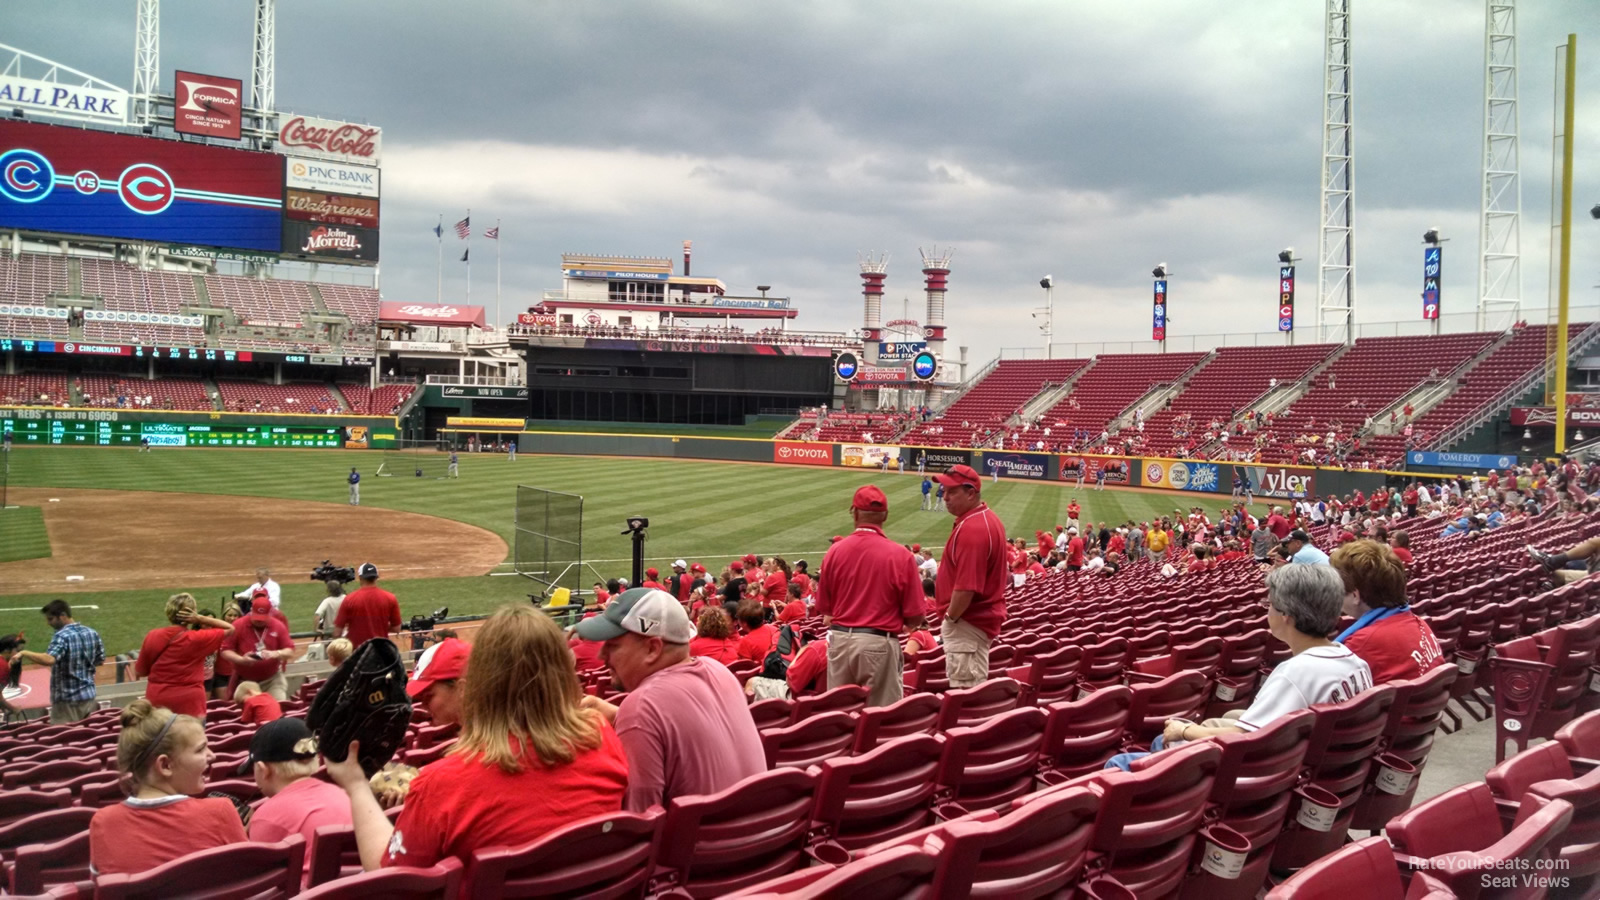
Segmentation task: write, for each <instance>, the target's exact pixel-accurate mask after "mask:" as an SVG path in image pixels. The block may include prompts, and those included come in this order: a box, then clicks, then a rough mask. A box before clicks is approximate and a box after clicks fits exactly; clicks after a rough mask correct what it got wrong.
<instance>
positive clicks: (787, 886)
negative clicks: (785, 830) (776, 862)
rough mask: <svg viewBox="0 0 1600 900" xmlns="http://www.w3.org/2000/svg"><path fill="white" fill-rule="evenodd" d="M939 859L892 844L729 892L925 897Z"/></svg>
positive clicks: (847, 899)
mask: <svg viewBox="0 0 1600 900" xmlns="http://www.w3.org/2000/svg"><path fill="white" fill-rule="evenodd" d="M935 865H937V859H936V858H935V857H933V856H932V855H930V854H928V853H925V852H923V851H922V850H921V849H919V848H917V847H891V848H888V849H886V850H883V851H881V852H879V853H874V854H872V855H870V856H867V857H865V858H863V859H860V860H857V861H856V862H853V863H850V864H849V865H846V866H843V867H842V868H838V869H830V868H827V867H824V866H817V867H814V868H810V869H801V870H800V871H799V872H795V873H792V874H790V875H784V876H780V877H778V878H774V879H772V880H771V881H764V882H762V883H761V884H758V885H755V886H753V887H750V888H747V889H746V890H742V891H737V892H735V893H732V894H729V895H728V897H729V898H730V900H733V898H743V900H752V898H757V897H760V898H769V900H776V898H780V897H781V898H784V900H855V898H857V897H886V898H887V897H925V896H938V895H935V894H930V893H929V889H930V886H931V885H932V884H933V870H934V866H935Z"/></svg>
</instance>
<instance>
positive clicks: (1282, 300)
mask: <svg viewBox="0 0 1600 900" xmlns="http://www.w3.org/2000/svg"><path fill="white" fill-rule="evenodd" d="M1297 262H1299V260H1298V259H1296V258H1295V255H1294V248H1293V247H1285V248H1283V249H1282V250H1279V251H1278V330H1279V331H1281V332H1283V336H1284V338H1285V340H1286V343H1287V345H1288V346H1290V347H1293V346H1294V264H1295V263H1297Z"/></svg>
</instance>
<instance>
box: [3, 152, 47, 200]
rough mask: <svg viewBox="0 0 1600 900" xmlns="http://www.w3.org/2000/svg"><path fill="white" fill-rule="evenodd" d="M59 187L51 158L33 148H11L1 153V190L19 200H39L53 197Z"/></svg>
mask: <svg viewBox="0 0 1600 900" xmlns="http://www.w3.org/2000/svg"><path fill="white" fill-rule="evenodd" d="M55 186H56V170H55V169H54V168H53V167H52V166H51V165H50V160H48V159H45V158H44V156H42V155H41V154H38V153H35V152H34V151H32V150H20V149H19V150H9V151H7V152H6V153H4V154H0V193H3V194H5V195H6V197H7V198H8V199H11V200H15V201H16V202H18V203H37V202H39V201H40V200H43V199H44V198H46V197H48V196H50V192H51V191H52V190H54V189H55Z"/></svg>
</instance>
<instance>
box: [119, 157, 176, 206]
mask: <svg viewBox="0 0 1600 900" xmlns="http://www.w3.org/2000/svg"><path fill="white" fill-rule="evenodd" d="M176 191H177V185H175V184H173V183H172V176H171V175H168V174H167V173H166V172H165V171H164V170H162V169H161V168H159V167H157V166H153V165H151V164H149V163H134V164H133V165H131V166H129V167H127V168H126V169H123V170H122V177H121V178H118V179H117V196H119V197H121V198H122V202H123V204H124V205H125V206H127V207H128V208H129V209H131V210H133V211H134V212H136V213H139V214H140V215H146V216H153V215H155V214H156V213H159V212H164V211H165V210H166V208H167V207H169V206H171V205H172V198H173V196H174V194H175V193H176Z"/></svg>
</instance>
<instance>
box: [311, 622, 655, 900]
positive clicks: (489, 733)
mask: <svg viewBox="0 0 1600 900" xmlns="http://www.w3.org/2000/svg"><path fill="white" fill-rule="evenodd" d="M461 685H462V699H461V719H462V722H461V737H460V738H459V739H458V740H457V741H456V743H455V745H454V746H453V747H452V748H451V749H450V751H449V753H448V754H447V755H446V756H445V757H444V758H443V759H441V760H439V761H438V762H435V763H432V764H430V765H428V766H426V767H424V768H423V769H422V771H421V773H420V774H419V775H418V776H417V778H416V780H415V781H413V782H412V783H411V789H410V792H409V793H408V794H407V796H406V802H405V808H404V810H403V811H402V812H401V814H400V821H399V822H398V823H396V824H394V825H392V826H391V825H390V824H389V820H388V819H387V818H385V817H384V813H383V809H382V808H381V807H380V806H379V805H378V801H377V800H376V799H375V798H374V797H373V794H372V789H371V787H370V786H369V784H368V781H367V776H366V774H365V773H364V772H363V771H362V769H361V765H360V763H359V762H357V749H358V747H357V744H356V743H352V744H351V746H350V754H349V756H348V757H347V758H346V759H345V761H344V762H331V761H330V762H329V763H328V774H329V776H331V777H332V778H333V780H334V783H335V784H338V785H339V786H340V787H342V788H344V789H345V792H346V793H347V794H349V795H350V807H351V815H352V818H353V819H354V822H355V832H356V844H357V846H358V847H359V849H360V851H361V865H362V867H363V868H365V869H367V870H369V871H370V870H373V869H377V868H380V867H383V866H423V867H425V866H431V865H433V864H435V863H437V862H438V861H439V860H441V859H444V858H445V857H450V856H454V857H457V858H459V859H461V860H462V861H463V862H465V861H466V860H467V859H469V858H470V857H471V855H472V853H473V851H475V850H477V849H479V848H482V847H492V846H520V845H522V844H526V843H528V842H530V841H533V840H535V839H537V838H539V837H542V836H543V835H545V834H547V833H548V832H550V831H552V830H554V829H556V828H559V827H561V826H563V825H566V824H568V823H569V822H573V821H576V820H578V819H581V818H585V817H587V816H592V815H600V814H603V813H608V812H616V811H618V810H621V809H622V798H623V793H624V792H625V791H626V789H627V785H628V761H627V757H626V755H625V754H624V753H623V750H622V743H621V741H620V740H618V738H617V734H616V732H615V731H613V730H612V728H611V725H610V723H609V722H607V721H606V720H605V719H604V718H603V717H602V716H600V715H599V714H598V713H594V712H590V711H587V710H582V709H579V707H578V704H579V701H580V700H581V698H582V696H583V692H582V691H581V690H580V689H579V686H578V680H577V679H576V678H575V677H574V676H573V671H572V654H571V653H570V652H569V651H568V650H567V645H566V641H565V639H564V638H563V637H562V634H561V629H560V628H558V627H557V626H556V624H555V623H554V622H552V621H551V620H550V618H549V617H548V616H546V615H545V614H544V613H543V612H540V611H539V610H538V609H535V608H533V607H531V606H526V605H522V606H504V607H501V608H500V610H499V611H497V612H496V613H495V614H494V615H493V616H490V617H489V620H488V621H487V622H486V623H484V626H483V628H482V629H481V630H479V632H478V635H477V638H476V639H475V640H474V641H473V643H472V665H471V666H470V667H469V668H468V669H467V672H466V675H465V676H464V677H463V678H462V679H461ZM463 893H466V891H465V889H463Z"/></svg>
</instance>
